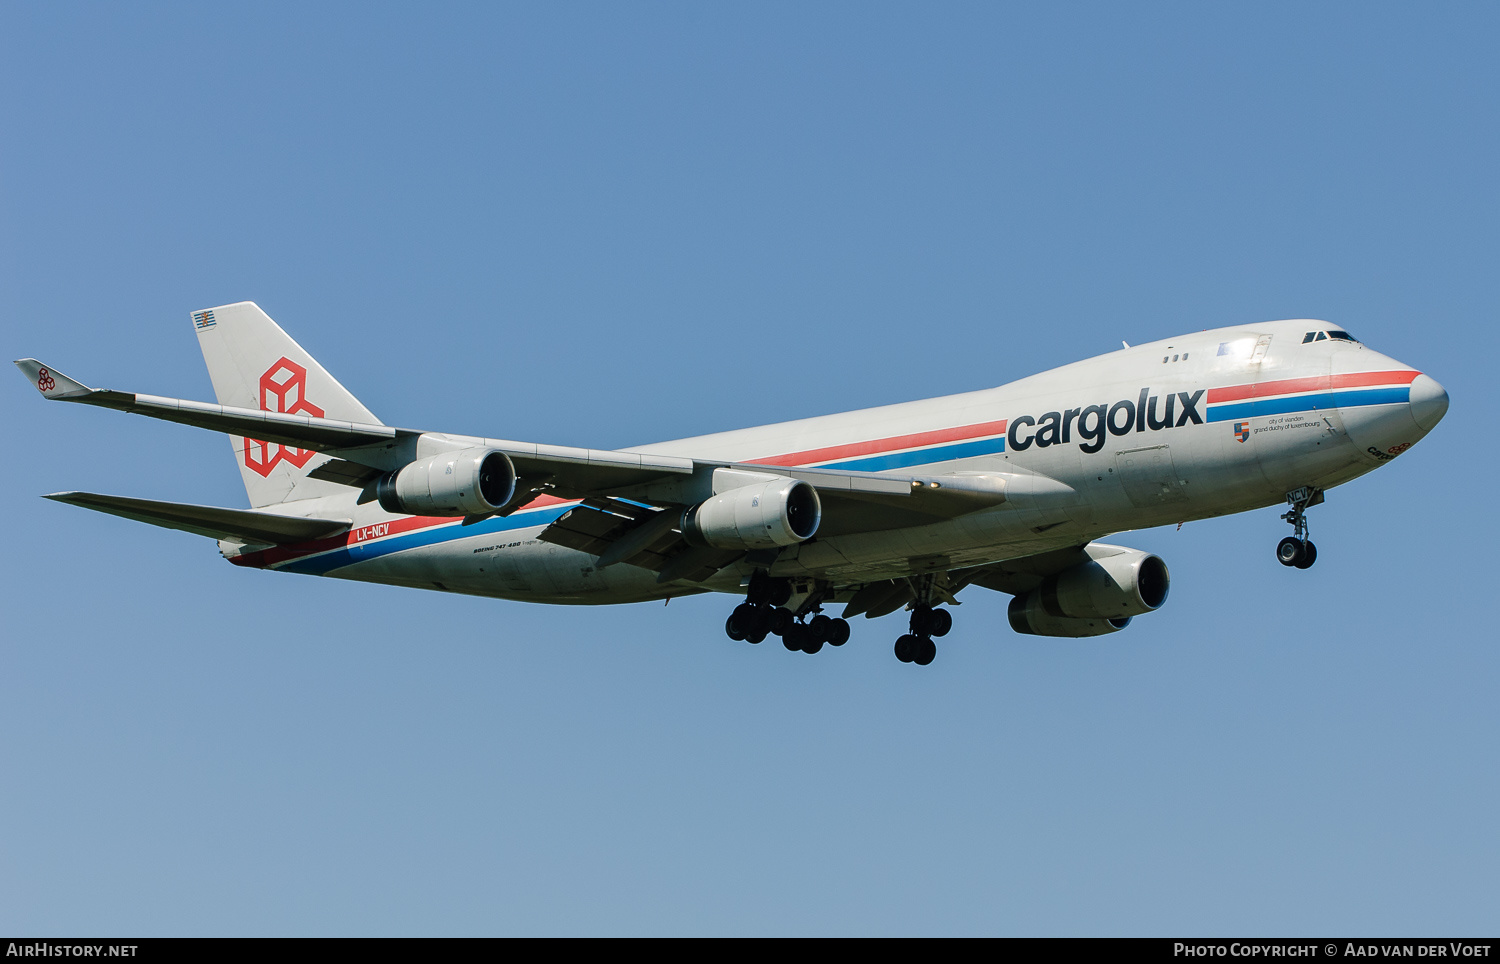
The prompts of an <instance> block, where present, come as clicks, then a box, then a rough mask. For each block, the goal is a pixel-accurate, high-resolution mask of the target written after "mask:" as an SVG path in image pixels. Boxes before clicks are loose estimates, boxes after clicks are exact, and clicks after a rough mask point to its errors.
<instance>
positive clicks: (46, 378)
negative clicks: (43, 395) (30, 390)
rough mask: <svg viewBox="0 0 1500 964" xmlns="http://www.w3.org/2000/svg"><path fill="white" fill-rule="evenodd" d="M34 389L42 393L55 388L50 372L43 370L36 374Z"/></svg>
mask: <svg viewBox="0 0 1500 964" xmlns="http://www.w3.org/2000/svg"><path fill="white" fill-rule="evenodd" d="M36 387H37V388H40V389H41V390H42V391H44V392H50V391H52V389H54V388H56V387H57V381H56V380H55V379H53V377H52V373H51V372H49V371H47V369H45V368H43V369H41V370H39V371H38V372H37V373H36Z"/></svg>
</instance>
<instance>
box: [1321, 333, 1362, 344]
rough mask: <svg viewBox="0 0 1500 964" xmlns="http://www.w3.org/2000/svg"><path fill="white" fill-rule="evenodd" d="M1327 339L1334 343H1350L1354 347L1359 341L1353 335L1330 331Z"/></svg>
mask: <svg viewBox="0 0 1500 964" xmlns="http://www.w3.org/2000/svg"><path fill="white" fill-rule="evenodd" d="M1328 337H1329V338H1332V339H1333V340H1334V341H1352V342H1354V343H1355V344H1356V345H1357V344H1359V339H1358V338H1355V337H1354V336H1353V335H1351V334H1349V333H1348V332H1347V331H1330V332H1329V333H1328Z"/></svg>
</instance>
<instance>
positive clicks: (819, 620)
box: [724, 571, 849, 654]
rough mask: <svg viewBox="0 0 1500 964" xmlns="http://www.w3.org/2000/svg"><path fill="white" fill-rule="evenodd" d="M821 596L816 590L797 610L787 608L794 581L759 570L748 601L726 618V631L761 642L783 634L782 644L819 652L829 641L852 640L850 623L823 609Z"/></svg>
mask: <svg viewBox="0 0 1500 964" xmlns="http://www.w3.org/2000/svg"><path fill="white" fill-rule="evenodd" d="M821 596H822V594H821V593H814V594H813V595H812V596H810V597H809V598H808V599H806V600H805V601H804V602H803V603H802V604H801V606H799V607H798V611H797V612H795V613H794V612H792V611H791V610H790V609H785V608H783V606H784V604H785V603H786V602H787V601H788V600H790V599H791V598H792V585H791V583H790V582H789V581H787V580H785V579H772V578H771V577H770V576H768V575H766V574H765V572H763V571H758V572H756V573H755V575H753V576H751V577H750V587H749V591H748V593H747V594H746V597H745V601H744V602H743V603H740V604H739V605H738V606H736V607H735V608H734V612H732V613H730V614H729V619H728V620H727V621H725V623H724V632H725V633H726V634H727V635H728V636H729V638H730V639H735V640H740V639H743V640H745V641H747V642H751V643H759V642H761V641H762V640H764V639H765V638H766V637H767V636H769V635H776V636H780V637H781V642H782V645H784V646H785V647H786V648H787V649H788V650H790V651H791V652H794V653H795V652H803V653H809V654H810V653H816V652H818V651H819V650H821V649H822V648H823V646H824V644H825V643H826V644H827V645H829V646H842V645H844V644H845V643H847V642H848V641H849V623H848V622H846V621H845V620H842V619H833V618H830V617H828V616H825V615H823V614H822V613H821V612H819V611H818V610H819V609H820V608H821V607H820V606H819V600H820V598H821Z"/></svg>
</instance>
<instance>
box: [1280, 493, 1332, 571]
mask: <svg viewBox="0 0 1500 964" xmlns="http://www.w3.org/2000/svg"><path fill="white" fill-rule="evenodd" d="M1286 501H1287V504H1288V505H1290V506H1291V507H1292V508H1291V510H1290V511H1288V512H1285V513H1283V514H1282V516H1281V517H1282V518H1283V519H1285V520H1286V521H1287V522H1290V523H1291V524H1292V530H1293V534H1292V535H1289V536H1287V537H1286V538H1285V539H1282V540H1281V541H1280V542H1278V543H1277V544H1276V561H1277V562H1279V563H1281V564H1282V565H1283V566H1296V567H1297V568H1298V569H1307V568H1310V567H1311V566H1312V564H1313V563H1314V562H1317V561H1318V547H1317V546H1315V545H1313V543H1312V540H1311V539H1309V538H1308V532H1309V530H1308V527H1307V510H1308V509H1309V508H1310V507H1312V506H1315V505H1317V504H1318V503H1320V502H1322V501H1323V490H1322V489H1315V488H1313V487H1311V486H1306V485H1304V486H1303V487H1302V488H1300V489H1293V490H1292V491H1290V492H1288V493H1287V494H1286Z"/></svg>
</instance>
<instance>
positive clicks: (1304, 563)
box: [1293, 542, 1318, 569]
mask: <svg viewBox="0 0 1500 964" xmlns="http://www.w3.org/2000/svg"><path fill="white" fill-rule="evenodd" d="M1317 561H1318V547H1317V546H1315V545H1313V544H1312V543H1311V542H1309V543H1306V544H1305V545H1303V546H1302V558H1301V559H1299V560H1297V562H1295V563H1293V565H1295V566H1296V567H1297V568H1298V569H1311V568H1312V564H1313V563H1315V562H1317Z"/></svg>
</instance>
